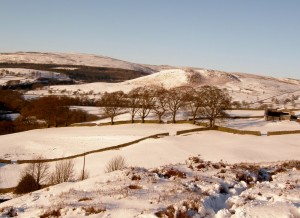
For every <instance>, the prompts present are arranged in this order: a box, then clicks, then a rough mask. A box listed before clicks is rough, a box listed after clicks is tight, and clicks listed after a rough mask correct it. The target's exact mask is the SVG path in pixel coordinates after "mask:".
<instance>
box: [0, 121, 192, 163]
mask: <svg viewBox="0 0 300 218" xmlns="http://www.w3.org/2000/svg"><path fill="white" fill-rule="evenodd" d="M193 127H194V126H193V125H190V124H184V125H174V124H167V125H160V124H147V125H143V124H128V125H116V126H100V127H99V126H95V127H64V128H50V129H37V130H30V131H26V132H20V133H14V134H8V135H2V136H0V138H1V141H0V148H1V153H0V158H4V159H12V160H18V159H20V160H22V159H31V158H33V157H34V156H36V155H43V154H47V158H59V157H66V156H71V155H75V154H80V153H84V152H86V151H91V150H96V149H100V148H105V147H111V146H115V145H119V144H122V143H126V142H130V141H134V140H137V139H140V138H143V137H146V136H150V135H154V134H159V133H165V132H169V133H170V134H171V135H174V134H175V133H176V131H179V130H184V129H191V128H193Z"/></svg>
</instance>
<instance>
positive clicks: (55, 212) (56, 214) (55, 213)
mask: <svg viewBox="0 0 300 218" xmlns="http://www.w3.org/2000/svg"><path fill="white" fill-rule="evenodd" d="M60 216H61V213H60V209H57V210H48V211H46V212H45V213H44V214H42V215H40V218H48V217H60Z"/></svg>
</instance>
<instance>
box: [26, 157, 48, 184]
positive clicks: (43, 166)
mask: <svg viewBox="0 0 300 218" xmlns="http://www.w3.org/2000/svg"><path fill="white" fill-rule="evenodd" d="M43 159H45V158H44V157H42V156H37V157H35V158H34V163H30V164H28V166H27V167H26V168H25V170H24V172H23V175H26V174H29V175H31V176H32V177H33V178H34V179H35V181H36V183H37V184H39V185H40V186H41V185H42V184H44V183H46V182H47V180H48V176H49V167H50V165H49V163H46V162H42V160H43Z"/></svg>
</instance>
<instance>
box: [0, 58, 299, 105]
mask: <svg viewBox="0 0 300 218" xmlns="http://www.w3.org/2000/svg"><path fill="white" fill-rule="evenodd" d="M0 63H39V64H57V65H74V67H76V65H78V66H79V65H86V66H97V67H110V68H121V69H130V70H139V71H142V72H146V73H149V74H150V75H147V76H143V77H139V78H137V79H133V80H127V81H125V82H121V83H104V82H97V83H90V84H80V85H70V86H52V87H51V88H50V89H52V91H53V92H52V93H55V92H58V93H56V94H59V92H60V91H62V90H63V91H64V93H68V91H69V93H70V94H73V93H74V92H77V93H78V92H79V93H80V92H85V93H88V92H91V91H92V92H93V94H95V93H103V92H105V91H107V92H112V91H119V90H123V91H125V92H128V91H130V90H131V89H132V88H135V87H138V86H146V85H159V86H164V87H165V88H172V87H176V86H182V85H189V86H193V87H198V86H203V85H215V86H219V87H220V88H226V89H227V90H228V92H229V94H230V95H231V96H232V97H233V100H238V101H246V102H249V103H250V102H257V101H260V100H264V99H267V98H270V100H269V101H271V98H272V97H273V96H275V97H276V96H277V95H280V96H279V97H278V98H279V99H282V100H283V99H285V98H291V97H292V95H295V96H297V95H300V91H298V90H300V80H296V79H278V78H272V77H266V76H258V75H253V74H245V73H230V72H223V71H216V70H208V69H201V68H179V67H171V66H154V65H143V64H135V63H130V62H126V61H122V60H117V59H113V58H110V57H106V56H96V55H89V54H78V53H38V52H27V53H26V52H17V53H0ZM72 67H73V66H72ZM66 91H67V92H66ZM42 93H44V94H47V93H48V91H47V90H44V91H43V90H42V91H39V92H37V93H36V94H42ZM285 93H286V94H285ZM283 94H285V95H283Z"/></svg>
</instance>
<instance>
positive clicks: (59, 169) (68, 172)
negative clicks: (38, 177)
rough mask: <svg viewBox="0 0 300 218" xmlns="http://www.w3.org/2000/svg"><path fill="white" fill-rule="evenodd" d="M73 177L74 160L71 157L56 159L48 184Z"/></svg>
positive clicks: (61, 181)
mask: <svg viewBox="0 0 300 218" xmlns="http://www.w3.org/2000/svg"><path fill="white" fill-rule="evenodd" d="M72 179H74V162H73V160H72V159H69V160H62V161H58V162H56V164H55V170H54V172H53V173H52V174H51V176H50V181H49V182H50V184H59V183H63V182H68V181H70V180H72Z"/></svg>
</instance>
